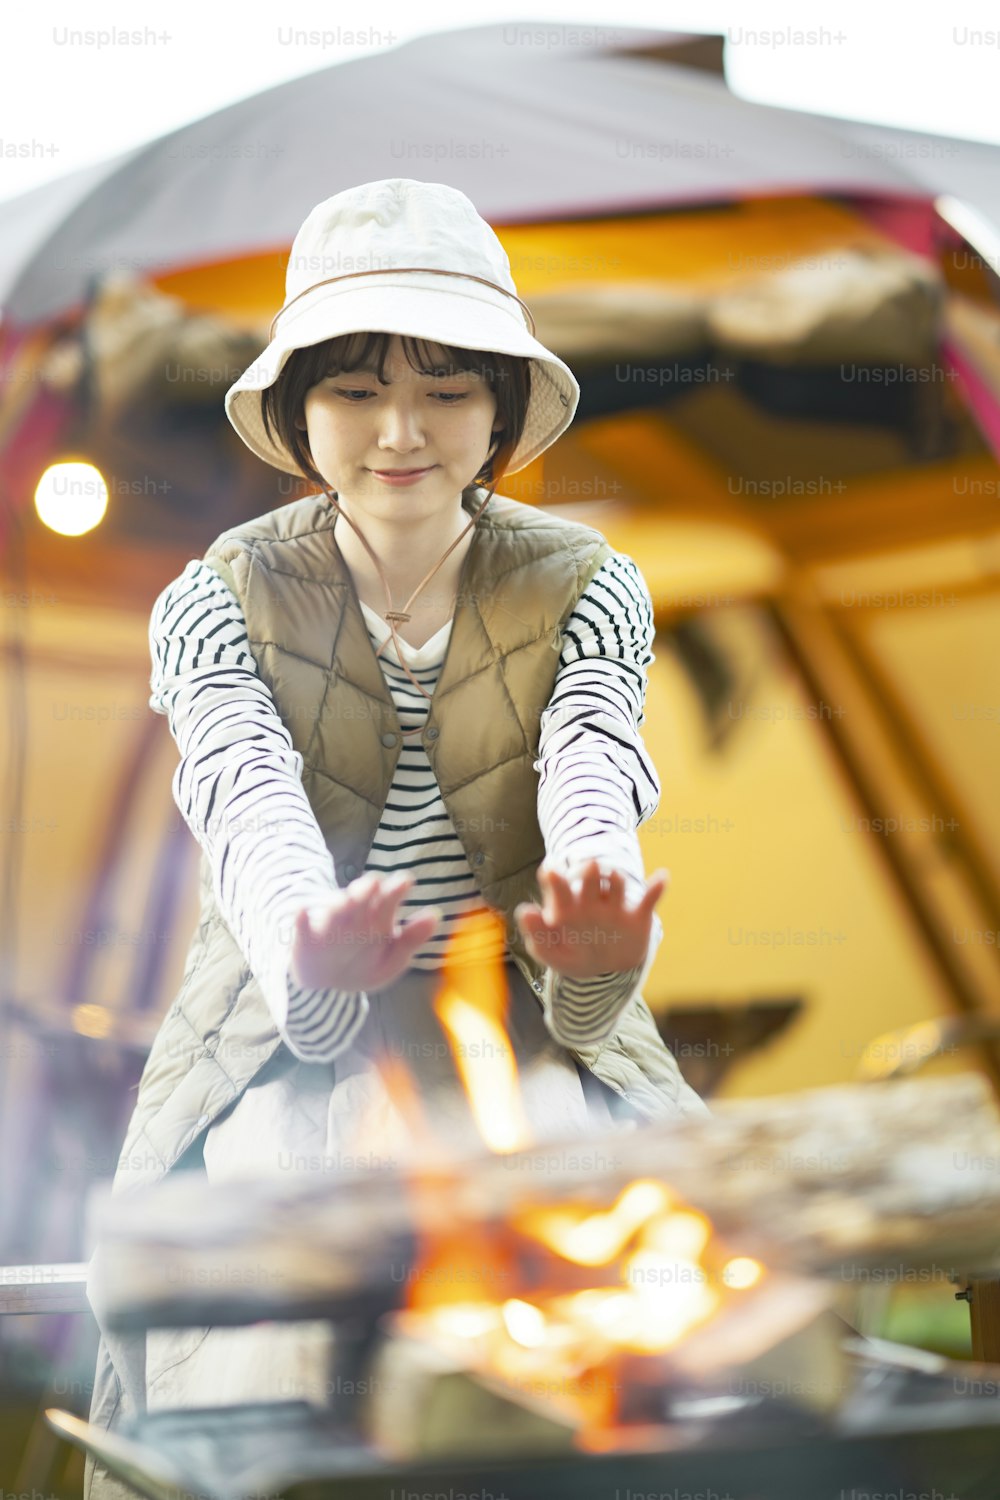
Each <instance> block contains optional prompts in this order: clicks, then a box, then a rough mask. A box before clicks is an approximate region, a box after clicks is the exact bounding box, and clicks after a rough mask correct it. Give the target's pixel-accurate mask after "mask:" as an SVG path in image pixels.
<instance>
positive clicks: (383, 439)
mask: <svg viewBox="0 0 1000 1500" xmlns="http://www.w3.org/2000/svg"><path fill="white" fill-rule="evenodd" d="M379 444H380V446H381V447H383V448H395V449H398V450H399V451H400V452H405V451H407V450H408V449H410V448H422V447H423V445H424V432H423V423H422V421H421V416H420V412H419V410H418V409H417V407H416V406H414V405H411V404H410V403H405V404H404V403H403V402H386V403H385V405H384V406H383V408H382V411H381V413H380V431H379Z"/></svg>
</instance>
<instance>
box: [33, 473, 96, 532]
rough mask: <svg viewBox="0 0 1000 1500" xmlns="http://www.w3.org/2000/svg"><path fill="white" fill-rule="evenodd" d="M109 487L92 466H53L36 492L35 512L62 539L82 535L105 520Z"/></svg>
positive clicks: (39, 483)
mask: <svg viewBox="0 0 1000 1500" xmlns="http://www.w3.org/2000/svg"><path fill="white" fill-rule="evenodd" d="M107 508H108V486H107V483H106V482H105V479H104V476H103V474H102V473H101V471H100V470H99V469H95V468H94V465H93V464H88V463H75V462H74V463H56V464H50V465H49V467H48V468H47V469H46V470H45V473H44V474H43V475H42V477H41V479H40V480H39V481H38V485H37V487H36V489H35V509H36V510H37V512H38V515H39V517H40V519H41V520H42V521H44V523H45V525H46V526H48V527H49V529H50V530H51V531H58V532H59V534H60V535H61V536H82V535H83V534H84V532H86V531H92V530H93V528H94V527H95V526H96V525H97V524H98V523H99V522H100V521H101V520H103V518H104V512H105V511H106V510H107Z"/></svg>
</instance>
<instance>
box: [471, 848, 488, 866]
mask: <svg viewBox="0 0 1000 1500" xmlns="http://www.w3.org/2000/svg"><path fill="white" fill-rule="evenodd" d="M485 858H486V855H485V854H484V853H483V851H482V850H481V849H477V850H476V852H475V854H474V855H473V856H472V863H473V864H474V865H481V864H482V862H483V860H484V859H485Z"/></svg>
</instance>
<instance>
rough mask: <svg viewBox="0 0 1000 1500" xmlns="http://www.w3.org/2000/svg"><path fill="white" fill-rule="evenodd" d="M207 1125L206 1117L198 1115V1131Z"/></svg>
mask: <svg viewBox="0 0 1000 1500" xmlns="http://www.w3.org/2000/svg"><path fill="white" fill-rule="evenodd" d="M207 1124H208V1115H199V1116H198V1129H199V1130H200V1129H201V1127H202V1126H203V1125H207Z"/></svg>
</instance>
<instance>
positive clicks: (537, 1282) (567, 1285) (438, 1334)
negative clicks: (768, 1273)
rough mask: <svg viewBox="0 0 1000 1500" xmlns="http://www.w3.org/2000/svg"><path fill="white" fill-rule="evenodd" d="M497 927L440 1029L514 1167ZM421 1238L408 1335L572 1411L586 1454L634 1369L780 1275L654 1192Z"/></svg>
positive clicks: (515, 1125) (470, 963) (452, 996)
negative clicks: (622, 1378) (495, 951)
mask: <svg viewBox="0 0 1000 1500" xmlns="http://www.w3.org/2000/svg"><path fill="white" fill-rule="evenodd" d="M493 918H494V914H488V915H487V916H485V917H483V918H482V919H479V918H477V919H474V920H473V921H472V922H471V923H470V924H467V925H470V926H471V928H472V930H471V931H466V932H465V933H464V934H463V937H462V941H461V942H460V943H458V946H456V939H453V943H452V947H451V949H450V950H449V955H448V961H447V962H446V964H445V968H444V973H443V980H442V985H441V988H440V990H439V993H438V995H437V997H436V1000H435V1013H436V1015H437V1016H438V1019H439V1020H440V1022H441V1024H442V1027H443V1028H444V1030H445V1032H446V1034H447V1036H448V1038H449V1041H450V1044H451V1047H452V1052H453V1055H454V1058H455V1064H456V1068H457V1070H458V1072H459V1075H460V1077H461V1080H462V1083H463V1086H464V1088H465V1091H466V1095H467V1098H468V1102H469V1107H470V1109H471V1111H472V1112H473V1116H474V1118H475V1120H476V1123H477V1126H478V1129H479V1131H480V1133H481V1135H482V1138H483V1141H484V1142H485V1144H486V1145H487V1146H488V1147H489V1148H490V1150H492V1151H494V1152H497V1153H510V1152H513V1151H516V1150H519V1149H522V1148H524V1147H526V1146H529V1145H531V1144H533V1142H532V1137H531V1132H530V1128H529V1125H528V1122H527V1120H526V1117H525V1113H524V1109H523V1105H522V1101H521V1096H520V1089H519V1081H518V1075H517V1068H516V1064H515V1061H514V1055H513V1049H512V1047H511V1045H510V1041H509V1038H508V1036H507V1032H506V1017H507V993H506V985H505V983H504V973H503V967H502V964H501V963H497V964H495V965H493V964H484V963H479V964H478V965H477V964H476V963H475V962H474V960H473V959H472V958H470V957H469V955H470V952H471V951H472V950H473V949H474V948H475V947H476V946H477V945H479V944H481V943H482V941H483V937H484V934H485V930H486V926H487V924H488V923H491V922H492V921H493ZM496 920H498V921H499V918H497V919H496ZM488 936H492V934H488ZM422 1175H423V1177H424V1181H425V1183H426V1181H427V1180H428V1174H427V1173H426V1172H425V1173H423V1174H422V1173H421V1170H420V1169H419V1168H417V1169H416V1170H415V1172H414V1186H415V1187H417V1189H418V1191H419V1186H420V1178H421V1176H422ZM556 1186H558V1185H556ZM421 1223H422V1224H423V1225H424V1234H423V1238H422V1244H421V1249H420V1254H419V1257H418V1260H417V1275H416V1276H415V1278H414V1284H413V1285H412V1286H411V1287H410V1288H409V1289H408V1290H409V1296H408V1309H409V1311H408V1312H407V1313H406V1314H404V1315H402V1316H401V1318H400V1320H399V1322H400V1325H401V1327H402V1330H403V1331H404V1332H411V1333H413V1334H415V1335H416V1336H418V1337H420V1338H424V1339H428V1340H430V1341H431V1342H432V1343H437V1344H439V1345H440V1346H442V1347H444V1348H446V1349H447V1350H448V1351H450V1352H451V1353H452V1354H454V1355H456V1356H457V1357H458V1358H459V1359H460V1360H461V1361H462V1362H463V1363H464V1364H465V1365H466V1366H467V1367H469V1368H472V1369H475V1370H476V1371H478V1372H479V1373H480V1374H481V1375H483V1376H484V1377H492V1378H494V1379H499V1380H500V1381H501V1382H502V1383H503V1384H504V1385H505V1386H506V1387H507V1388H508V1389H510V1390H511V1391H512V1392H517V1393H519V1395H520V1397H521V1398H522V1399H529V1398H530V1399H539V1398H540V1399H542V1400H543V1401H544V1403H547V1404H548V1405H550V1406H552V1407H554V1408H555V1409H557V1410H560V1411H562V1412H563V1413H565V1414H566V1415H567V1416H568V1417H569V1418H570V1419H571V1420H573V1421H575V1422H576V1423H577V1424H578V1425H579V1426H580V1428H581V1441H584V1442H585V1441H587V1440H589V1439H594V1438H595V1435H596V1434H599V1433H600V1432H601V1431H603V1430H606V1429H607V1428H608V1427H610V1426H612V1425H613V1424H614V1422H615V1419H616V1415H617V1413H618V1411H619V1409H620V1407H621V1400H620V1397H619V1395H618V1394H617V1393H618V1392H619V1391H620V1390H621V1384H620V1382H619V1381H618V1380H617V1379H616V1378H615V1377H616V1376H617V1375H618V1374H619V1373H620V1372H621V1371H622V1369H623V1368H625V1367H626V1365H627V1366H628V1368H629V1369H630V1370H631V1369H632V1368H633V1366H634V1364H635V1361H636V1360H638V1361H639V1362H640V1364H641V1363H642V1362H643V1360H646V1361H649V1360H651V1359H655V1358H659V1359H660V1360H662V1359H664V1358H665V1357H667V1356H668V1355H669V1353H670V1351H672V1350H674V1349H676V1348H677V1347H678V1345H680V1344H681V1343H682V1342H683V1341H684V1340H686V1339H688V1338H690V1336H691V1335H692V1334H693V1333H694V1332H695V1331H696V1330H698V1329H700V1328H701V1327H703V1326H704V1325H706V1324H708V1323H709V1322H710V1321H711V1320H712V1319H714V1318H716V1317H718V1316H719V1314H720V1311H723V1310H724V1309H725V1307H726V1305H727V1303H734V1302H738V1301H739V1299H740V1298H741V1297H743V1296H745V1295H746V1293H747V1292H748V1291H749V1290H750V1289H751V1288H753V1287H754V1286H755V1285H756V1284H757V1283H759V1282H760V1280H761V1278H762V1277H763V1276H764V1275H765V1269H764V1267H763V1266H762V1265H760V1263H759V1262H757V1261H755V1260H752V1259H750V1258H749V1257H745V1256H738V1257H733V1256H731V1255H729V1254H728V1252H727V1251H726V1250H725V1248H724V1247H723V1246H722V1245H721V1243H719V1241H718V1238H717V1236H716V1234H715V1231H714V1227H713V1225H712V1223H711V1221H710V1220H709V1219H708V1218H707V1217H706V1216H705V1215H704V1214H702V1213H699V1212H698V1211H697V1210H696V1209H694V1208H693V1207H691V1206H690V1205H688V1204H686V1203H684V1202H683V1201H681V1199H680V1198H679V1197H678V1195H677V1194H676V1192H675V1191H674V1190H673V1189H672V1188H671V1187H669V1186H668V1185H667V1184H666V1183H664V1182H661V1181H659V1180H657V1179H655V1178H651V1177H642V1178H636V1179H635V1180H633V1181H631V1182H629V1183H627V1184H626V1185H625V1186H624V1187H623V1188H622V1189H621V1190H620V1192H619V1193H618V1195H617V1197H616V1198H615V1200H614V1202H612V1203H611V1204H610V1206H607V1207H605V1206H603V1205H601V1204H600V1203H595V1202H594V1201H569V1200H567V1199H565V1198H564V1199H562V1200H561V1201H556V1202H552V1201H549V1202H541V1203H539V1202H537V1201H525V1202H522V1203H521V1204H519V1205H517V1206H516V1207H515V1208H513V1209H512V1210H511V1211H510V1213H509V1214H508V1217H507V1220H506V1222H505V1223H504V1224H502V1225H500V1226H496V1225H491V1226H488V1227H485V1226H478V1225H475V1224H473V1225H469V1224H463V1225H449V1226H443V1225H441V1224H440V1221H438V1222H437V1223H436V1224H432V1223H431V1222H430V1219H429V1218H423V1219H421ZM474 1268H478V1272H479V1276H478V1284H476V1281H475V1278H474V1277H473V1275H472V1273H473V1270H474ZM484 1281H487V1282H490V1281H491V1283H492V1284H484Z"/></svg>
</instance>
